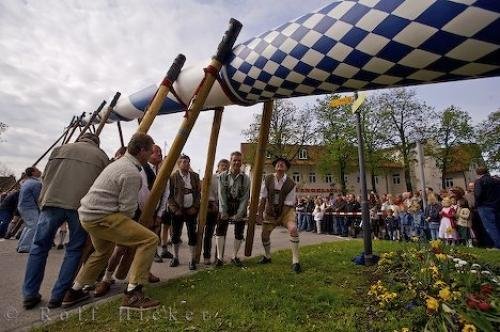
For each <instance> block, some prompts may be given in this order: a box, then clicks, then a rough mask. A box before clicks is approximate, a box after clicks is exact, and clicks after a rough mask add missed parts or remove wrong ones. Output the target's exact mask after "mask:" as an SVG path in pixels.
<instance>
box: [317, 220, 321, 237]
mask: <svg viewBox="0 0 500 332" xmlns="http://www.w3.org/2000/svg"><path fill="white" fill-rule="evenodd" d="M316 233H318V234H319V233H321V221H320V220H316Z"/></svg>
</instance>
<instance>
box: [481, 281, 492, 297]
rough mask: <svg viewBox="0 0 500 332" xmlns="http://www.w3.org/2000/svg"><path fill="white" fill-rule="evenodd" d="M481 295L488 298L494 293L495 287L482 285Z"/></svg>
mask: <svg viewBox="0 0 500 332" xmlns="http://www.w3.org/2000/svg"><path fill="white" fill-rule="evenodd" d="M480 293H481V294H485V295H487V296H488V297H489V296H490V295H491V293H493V286H492V285H491V284H483V285H481V291H480Z"/></svg>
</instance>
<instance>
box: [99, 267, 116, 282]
mask: <svg viewBox="0 0 500 332" xmlns="http://www.w3.org/2000/svg"><path fill="white" fill-rule="evenodd" d="M114 273H115V271H108V270H106V272H105V273H104V278H102V281H111V280H113V274H114Z"/></svg>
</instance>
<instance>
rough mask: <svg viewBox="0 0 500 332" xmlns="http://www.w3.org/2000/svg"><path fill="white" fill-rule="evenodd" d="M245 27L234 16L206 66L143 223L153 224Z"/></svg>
mask: <svg viewBox="0 0 500 332" xmlns="http://www.w3.org/2000/svg"><path fill="white" fill-rule="evenodd" d="M240 30H241V23H240V22H239V21H237V20H235V19H233V18H232V19H231V21H230V26H229V30H228V31H226V33H225V35H224V37H223V39H222V41H221V42H220V44H219V47H218V50H217V54H216V55H215V56H214V57H213V58H212V61H211V62H210V64H209V65H208V67H207V68H206V69H205V77H204V78H203V80H202V82H201V83H200V85H199V86H198V89H197V90H196V92H195V94H194V96H193V98H192V99H191V102H190V104H189V107H188V113H187V114H188V116H187V117H186V118H184V121H183V122H182V124H181V127H180V128H179V131H178V132H177V135H176V136H175V138H174V141H173V142H172V146H171V147H170V150H169V152H168V156H167V159H166V160H164V161H163V163H162V165H161V167H160V170H159V172H158V174H157V175H156V180H155V182H154V184H153V188H152V189H151V193H150V195H149V197H148V199H147V201H146V204H145V206H144V210H143V211H142V214H141V218H140V222H141V224H143V225H146V226H148V225H151V224H152V222H153V217H154V211H155V209H156V205H157V204H158V202H159V200H160V197H161V194H162V192H163V190H165V186H166V184H167V180H168V178H169V177H170V174H171V173H172V170H173V169H174V166H175V163H176V162H177V159H178V158H179V155H180V154H181V151H182V149H183V148H184V145H185V144H186V141H187V139H188V137H189V134H190V133H191V130H192V129H193V126H194V124H195V122H196V120H197V119H198V116H199V115H200V111H201V109H202V107H203V105H204V104H205V101H206V100H207V97H208V93H209V92H210V89H211V88H212V86H213V84H214V82H215V80H216V78H217V75H218V73H219V71H220V69H221V68H222V65H223V64H224V63H226V62H227V61H228V58H229V55H230V53H231V50H232V48H233V46H234V43H235V41H236V38H237V37H238V34H239V32H240Z"/></svg>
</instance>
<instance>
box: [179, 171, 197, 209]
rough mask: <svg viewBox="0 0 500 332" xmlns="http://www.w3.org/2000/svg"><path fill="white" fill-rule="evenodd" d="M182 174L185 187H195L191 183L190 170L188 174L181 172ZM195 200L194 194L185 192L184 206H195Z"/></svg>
mask: <svg viewBox="0 0 500 332" xmlns="http://www.w3.org/2000/svg"><path fill="white" fill-rule="evenodd" d="M179 173H180V174H181V177H182V180H183V181H184V188H185V189H193V186H192V185H191V174H190V173H189V172H188V173H187V174H186V175H184V173H182V172H179ZM193 203H194V200H193V194H192V193H191V194H184V206H183V208H190V207H191V206H193Z"/></svg>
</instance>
